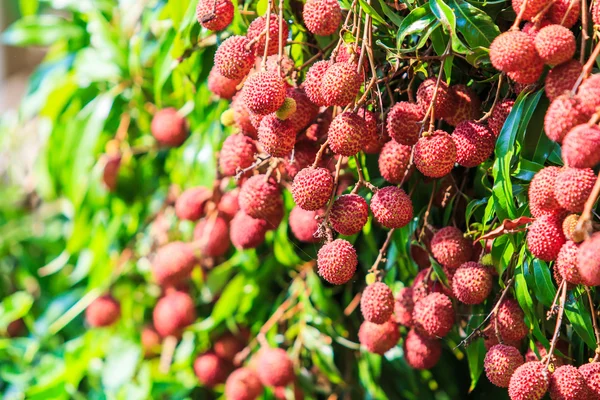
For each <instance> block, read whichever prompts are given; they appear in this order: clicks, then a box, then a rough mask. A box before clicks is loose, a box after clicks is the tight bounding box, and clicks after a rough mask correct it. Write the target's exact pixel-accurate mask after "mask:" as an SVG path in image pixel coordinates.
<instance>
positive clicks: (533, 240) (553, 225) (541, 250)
mask: <svg viewBox="0 0 600 400" xmlns="http://www.w3.org/2000/svg"><path fill="white" fill-rule="evenodd" d="M565 242H566V239H565V235H564V234H563V231H562V218H561V215H556V214H544V215H542V216H540V217H537V218H536V219H535V221H533V223H532V224H531V225H529V229H528V232H527V247H528V248H529V251H530V252H531V254H533V255H534V256H535V257H537V258H539V259H540V260H544V261H548V262H549V261H554V260H556V257H558V252H559V251H560V248H561V247H562V245H563V244H565Z"/></svg>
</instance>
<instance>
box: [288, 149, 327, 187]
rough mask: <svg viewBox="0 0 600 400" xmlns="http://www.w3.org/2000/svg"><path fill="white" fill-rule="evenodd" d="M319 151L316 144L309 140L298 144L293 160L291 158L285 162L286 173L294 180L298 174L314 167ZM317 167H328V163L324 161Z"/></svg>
mask: <svg viewBox="0 0 600 400" xmlns="http://www.w3.org/2000/svg"><path fill="white" fill-rule="evenodd" d="M318 150H319V149H318V147H317V146H316V145H315V143H313V142H309V141H308V140H303V141H301V142H297V143H296V145H295V146H294V158H293V160H292V159H291V157H290V158H288V159H286V160H285V161H284V165H285V172H287V175H288V177H289V178H291V179H293V178H294V177H295V176H296V175H297V174H298V172H300V171H301V170H303V169H304V168H308V167H310V166H311V165H313V163H314V161H315V157H316V156H317V152H318ZM317 165H318V166H320V167H324V166H326V163H325V162H324V160H323V159H322V160H321V162H320V163H318V164H317Z"/></svg>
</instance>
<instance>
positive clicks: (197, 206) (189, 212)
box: [175, 186, 212, 221]
mask: <svg viewBox="0 0 600 400" xmlns="http://www.w3.org/2000/svg"><path fill="white" fill-rule="evenodd" d="M211 196H212V193H211V191H210V190H209V189H207V188H205V187H202V186H196V187H193V188H189V189H186V190H184V191H183V193H181V194H180V195H179V197H177V200H176V201H175V215H177V218H179V219H183V220H189V221H197V220H199V219H200V218H201V217H202V216H203V215H204V206H205V204H206V202H207V201H208V200H209V199H210V197H211Z"/></svg>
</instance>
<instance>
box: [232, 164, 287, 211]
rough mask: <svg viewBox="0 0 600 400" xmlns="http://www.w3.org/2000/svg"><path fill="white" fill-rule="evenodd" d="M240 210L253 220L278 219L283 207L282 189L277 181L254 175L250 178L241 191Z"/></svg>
mask: <svg viewBox="0 0 600 400" xmlns="http://www.w3.org/2000/svg"><path fill="white" fill-rule="evenodd" d="M238 202H239V204H240V209H241V210H242V211H244V212H245V213H246V214H248V215H249V216H251V217H252V218H261V219H265V220H267V221H273V220H274V219H276V218H275V217H277V216H278V215H279V214H280V213H281V209H282V207H283V199H282V198H281V189H280V188H279V185H277V182H275V179H273V178H269V179H268V180H266V179H265V175H262V174H261V175H254V176H253V177H251V178H249V179H248V180H247V181H246V182H244V184H243V185H242V188H241V190H240V196H239V198H238Z"/></svg>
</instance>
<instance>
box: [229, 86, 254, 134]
mask: <svg viewBox="0 0 600 400" xmlns="http://www.w3.org/2000/svg"><path fill="white" fill-rule="evenodd" d="M230 110H231V111H232V113H233V124H234V125H235V127H237V128H238V129H239V130H240V131H241V133H242V134H244V135H246V136H248V137H251V138H252V139H256V135H257V131H256V128H255V127H254V125H252V121H251V120H250V114H251V113H250V110H248V107H246V104H245V103H244V100H243V99H242V94H241V93H236V95H235V96H233V99H231V107H230Z"/></svg>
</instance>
